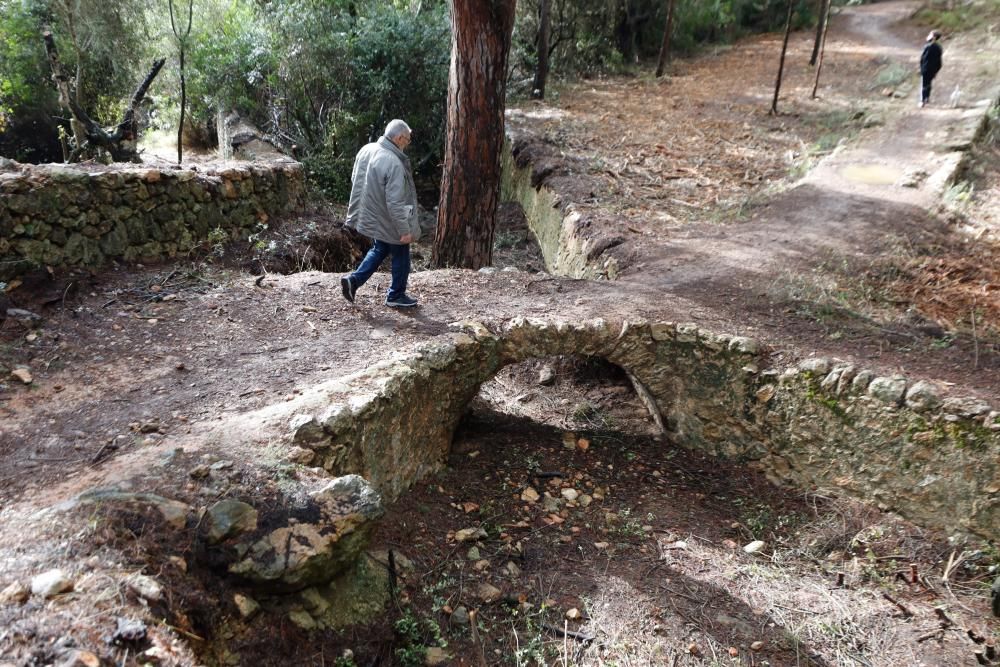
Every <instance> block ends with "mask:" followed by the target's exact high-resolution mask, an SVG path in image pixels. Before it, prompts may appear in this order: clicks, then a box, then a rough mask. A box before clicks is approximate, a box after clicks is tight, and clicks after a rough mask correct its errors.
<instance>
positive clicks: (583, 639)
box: [542, 623, 597, 644]
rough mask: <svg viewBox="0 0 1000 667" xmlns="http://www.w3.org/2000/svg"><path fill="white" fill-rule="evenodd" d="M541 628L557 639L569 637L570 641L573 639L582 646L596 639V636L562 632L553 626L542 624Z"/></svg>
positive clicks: (570, 631) (568, 631)
mask: <svg viewBox="0 0 1000 667" xmlns="http://www.w3.org/2000/svg"><path fill="white" fill-rule="evenodd" d="M542 627H543V628H544V629H546V630H548V631H549V632H551V633H552V634H554V635H556V636H557V637H569V638H570V639H575V640H576V641H578V642H583V643H584V644H589V643H590V642H592V641H594V640H595V639H597V636H596V635H588V634H585V633H583V632H574V631H573V630H564V629H562V628H560V627H558V626H555V625H549V624H548V623H542Z"/></svg>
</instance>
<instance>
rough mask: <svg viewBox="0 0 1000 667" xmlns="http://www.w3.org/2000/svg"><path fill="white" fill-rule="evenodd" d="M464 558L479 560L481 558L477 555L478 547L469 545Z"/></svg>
mask: <svg viewBox="0 0 1000 667" xmlns="http://www.w3.org/2000/svg"><path fill="white" fill-rule="evenodd" d="M465 558H466V559H467V560H479V559H480V558H481V556H480V555H479V547H476V546H473V547H470V548H469V551H468V552H467V553H466V554H465Z"/></svg>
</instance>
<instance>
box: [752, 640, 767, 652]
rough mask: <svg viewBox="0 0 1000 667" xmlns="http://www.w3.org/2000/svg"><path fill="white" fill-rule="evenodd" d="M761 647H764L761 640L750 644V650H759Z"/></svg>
mask: <svg viewBox="0 0 1000 667" xmlns="http://www.w3.org/2000/svg"><path fill="white" fill-rule="evenodd" d="M762 648H764V642H762V641H756V642H754V643H753V644H750V650H751V651H759V650H761V649H762Z"/></svg>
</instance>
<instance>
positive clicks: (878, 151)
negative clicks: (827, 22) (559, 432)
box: [513, 1, 1000, 396]
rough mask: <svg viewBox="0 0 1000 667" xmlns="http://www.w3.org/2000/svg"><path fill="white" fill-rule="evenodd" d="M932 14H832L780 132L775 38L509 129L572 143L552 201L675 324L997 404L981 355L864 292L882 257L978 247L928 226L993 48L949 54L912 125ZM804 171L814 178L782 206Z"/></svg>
mask: <svg viewBox="0 0 1000 667" xmlns="http://www.w3.org/2000/svg"><path fill="white" fill-rule="evenodd" d="M918 7H919V3H915V2H908V1H900V2H880V3H875V4H871V5H865V6H861V7H847V8H844V9H843V10H842V11H841V12H840V13H839V14H837V15H836V16H835V17H834V18H833V21H832V24H831V26H832V27H831V31H830V35H829V42H828V49H827V61H826V69H825V71H826V72H827V75H826V77H825V78H824V83H823V85H822V86H821V88H820V95H819V99H817V100H811V99H809V93H810V91H811V88H812V77H811V74H812V70H811V69H810V68H808V67H807V66H805V61H806V60H807V59H808V53H809V49H810V47H811V38H810V36H809V35H807V34H804V33H800V34H798V35H796V36H794V37H793V40H792V43H791V47H790V48H791V50H790V58H789V74H788V76H787V78H786V82H785V84H784V86H783V88H782V90H783V91H784V92H783V96H782V101H781V103H780V105H779V108H780V109H781V110H782V114H781V115H779V116H777V117H773V116H767V115H766V108H767V100H768V95H769V91H770V90H771V87H772V86H773V81H772V79H771V73H770V72H769V71H768V69H769V68H767V67H764V66H763V65H762V64H763V63H767V64H770V60H771V57H772V56H773V53H774V52H775V51H776V49H777V48H778V47H777V43H776V41H775V40H776V38H775V37H773V36H772V37H763V38H759V39H756V40H750V41H749V43H748V44H746V45H741V47H740V48H739V49H738V50H737V51H735V52H723V53H721V54H719V55H717V56H714V57H712V56H709V57H705V58H702V59H699V60H697V61H695V62H693V63H691V64H685V65H682V66H680V70H679V72H678V73H677V75H675V77H674V78H673V79H672V80H670V81H668V82H664V81H655V80H653V81H649V80H638V81H632V82H628V81H625V82H619V81H615V82H611V83H603V84H601V83H599V84H596V85H593V86H589V89H588V87H587V86H576V87H572V88H571V89H570V90H568V91H566V92H565V93H564V94H563V96H562V97H561V98H560V99H559V101H558V102H556V103H554V104H553V106H554V107H556V108H555V109H546V110H545V111H544V112H543V111H542V110H540V109H525V110H519V111H518V112H515V113H514V114H513V125H514V127H515V130H516V131H517V132H518V133H519V134H522V136H523V135H527V136H534V137H540V138H541V139H542V141H543V142H545V143H549V142H555V141H562V143H561V144H560V148H559V151H560V152H561V153H562V155H563V158H562V161H561V162H560V163H559V164H560V166H561V169H562V172H560V171H558V170H557V171H556V172H555V173H556V174H557V175H556V176H555V177H554V178H553V180H552V183H553V187H554V188H555V189H556V190H557V191H559V192H566V193H567V194H566V197H567V198H569V199H570V200H572V201H574V202H575V203H579V206H578V207H577V208H578V210H582V211H584V212H586V213H588V214H590V215H591V216H592V217H593V218H594V219H595V220H596V223H595V224H596V225H598V226H602V227H603V229H605V230H607V232H606V233H607V234H609V235H615V236H617V237H618V238H619V240H620V241H621V244H620V245H619V246H617V247H615V248H614V251H613V253H614V256H615V257H616V258H618V259H620V260H621V261H622V263H623V264H625V265H626V266H627V267H628V268H626V269H625V270H624V272H623V275H622V277H621V280H622V282H623V283H624V284H628V285H629V289H634V290H649V292H650V293H653V294H659V295H660V298H661V300H662V301H663V302H664V309H668V310H680V316H681V317H685V315H686V316H688V317H689V318H690V319H692V320H695V321H707V322H710V323H711V324H713V325H714V326H718V327H721V328H732V327H733V326H734V325H735V326H737V327H740V328H742V329H743V332H745V333H749V334H751V335H755V336H758V337H761V338H764V339H766V340H768V341H770V342H772V343H773V344H774V345H775V346H776V347H778V348H781V349H784V350H786V351H788V352H790V353H792V354H799V355H808V354H812V353H819V354H825V355H830V356H837V357H841V358H852V359H860V360H864V361H866V362H867V363H870V364H875V365H882V366H884V367H888V368H902V369H905V370H906V371H907V372H910V373H916V374H921V375H925V376H927V377H931V378H935V379H940V380H945V381H949V382H954V383H960V384H963V385H971V386H972V387H974V388H975V389H976V390H978V391H980V392H983V393H985V394H987V395H994V396H995V395H996V394H997V392H998V390H1000V364H998V360H997V358H996V357H995V355H992V356H990V358H989V359H987V360H986V361H985V362H984V364H982V365H979V366H978V369H977V370H975V372H970V370H972V369H973V368H974V367H976V365H977V360H975V359H973V356H974V355H975V354H976V350H974V349H973V348H974V347H975V344H974V342H973V341H971V340H967V339H966V340H961V337H959V340H958V342H957V343H956V344H955V345H949V346H948V349H946V350H941V349H939V348H938V347H935V344H934V341H935V340H940V338H941V336H942V335H943V334H944V331H943V330H942V328H941V327H940V326H939V325H937V324H936V323H934V322H932V321H930V320H929V319H927V317H926V316H925V315H923V314H922V313H921V312H920V309H919V307H914V308H908V309H901V308H898V307H897V306H895V305H894V304H893V303H892V300H893V296H891V295H887V294H884V293H882V285H881V284H879V283H878V281H877V279H872V278H870V277H869V276H870V275H872V274H878V273H879V272H880V271H884V270H886V268H885V267H882V266H881V265H880V262H883V261H885V260H886V258H895V257H901V256H904V255H913V254H919V253H920V252H922V249H923V248H925V247H929V246H937V247H944V248H947V249H949V250H954V251H955V252H957V253H962V252H963V249H964V248H967V247H968V246H967V243H968V239H967V237H964V236H962V235H961V234H958V233H956V230H954V229H953V228H950V227H948V226H947V225H946V224H944V223H943V222H942V220H941V218H940V217H939V216H937V215H934V214H932V213H931V212H930V211H931V209H932V208H933V207H935V206H936V205H937V203H938V202H940V200H941V198H942V195H943V193H944V190H945V188H946V184H947V183H948V179H949V178H951V177H953V176H954V175H955V173H956V168H957V166H958V164H959V162H960V160H961V159H962V157H963V155H964V154H963V153H961V152H959V149H961V148H967V147H968V145H969V143H970V142H971V140H972V138H973V136H974V135H975V132H976V128H977V126H978V124H979V123H980V122H981V120H982V118H983V116H984V114H985V111H986V109H987V108H988V107H989V105H990V104H991V103H992V102H993V101H995V100H996V98H997V97H998V94H1000V89H998V87H997V84H996V78H995V77H996V71H995V70H996V65H995V63H996V62H998V61H1000V50H998V49H997V43H996V40H991V41H989V42H988V43H986V44H985V45H978V44H974V43H971V42H970V41H968V40H965V39H963V38H961V37H959V38H957V39H954V40H950V41H949V43H947V44H946V47H945V48H946V56H945V62H946V66H945V68H944V70H943V71H942V74H941V75H940V76H939V78H938V80H937V81H936V82H935V95H934V98H933V99H932V105H931V106H930V107H928V108H926V109H918V108H917V105H916V103H915V101H916V97H915V95H916V94H917V88H916V85H917V84H918V82H917V77H916V75H915V69H914V67H915V64H914V63H915V61H916V58H917V55H918V54H919V48H920V45H921V43H922V35H923V33H925V32H926V30H925V29H923V28H921V27H919V26H908V25H907V24H905V23H901V21H903V20H904V19H907V18H908V17H909V16H911V15H912V14H913V13H914V11H915V10H916V9H917V8H918ZM746 63H751V66H750V67H748V66H747V65H746ZM904 74H905V78H903V75H904ZM883 80H885V81H887V82H888V83H886V84H885V85H883V84H882V83H881V81H883ZM959 82H960V86H961V88H962V91H963V92H962V97H961V100H962V101H961V103H960V105H959V106H958V107H957V108H952V107H951V106H950V105H949V96H950V93H951V91H952V90H953V89H954V88H955V86H956V85H959ZM616 89H617V91H618V94H621V95H623V96H624V98H623V99H618V100H615V94H616V93H615V90H616ZM602 99H603V103H600V100H602ZM610 100H615V106H613V107H612V106H610V105H609V104H608V102H609V101H610ZM618 120H624V121H627V122H623V123H618V122H617V121H618ZM854 121H856V122H854ZM567 127H568V128H569V129H566V128H567ZM619 133H620V134H619ZM605 135H607V136H605ZM831 144H835V145H831ZM830 149H832V150H830ZM554 152H555V151H549V153H548V154H547V155H546V157H545V158H544V159H553V158H552V155H553V154H554ZM789 161H791V162H792V164H793V172H794V171H795V170H796V169H807V172H806V174H805V176H804V177H802V178H800V179H799V180H798V181H797V182H793V183H792V184H791V186H790V187H788V186H784V187H781V186H779V187H777V188H776V187H775V186H776V184H777V183H779V182H780V181H781V180H782V176H783V175H784V174H785V173H786V172H787V170H788V164H789ZM595 165H597V166H595ZM748 188H749V189H751V191H753V192H754V193H753V194H751V195H750V196H749V197H747V195H746V194H745V193H746V191H747V189H748ZM775 190H777V192H775ZM740 197H743V198H744V199H743V200H742V201H741V200H740ZM727 208H728V210H729V211H730V212H729V213H728V214H726V213H723V214H719V213H717V212H718V211H720V209H721V210H722V211H725V210H727ZM915 249H916V250H915ZM894 268H895V267H888V269H894ZM824 300H825V301H826V303H821V304H819V307H817V302H818V301H824ZM993 300H995V296H991V295H990V294H989V293H988V292H987V293H986V296H985V301H986V302H987V303H992V301H993ZM667 302H669V303H672V304H677V305H679V306H680V307H679V308H671V307H670V306H669V305H667ZM982 302H983V300H982V299H981V300H980V303H982ZM684 303H686V304H688V307H689V308H690V310H688V311H687V312H686V313H685V311H684V306H683V305H680V304H684ZM692 304H693V307H692ZM893 309H895V311H896V312H892V311H893ZM817 310H820V311H822V312H819V313H817V312H816V311H817ZM879 311H881V312H879Z"/></svg>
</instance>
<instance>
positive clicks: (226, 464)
mask: <svg viewBox="0 0 1000 667" xmlns="http://www.w3.org/2000/svg"><path fill="white" fill-rule="evenodd" d="M232 467H233V462H232V461H228V460H226V459H223V460H222V461H216V462H215V463H213V464H212V465H210V466H208V468H209V470H211V471H212V472H220V471H222V470H226V469H227V468H232Z"/></svg>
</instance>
